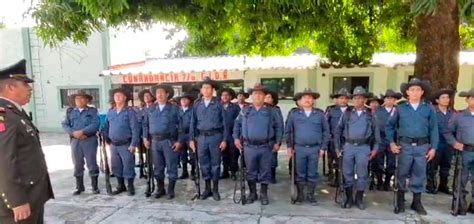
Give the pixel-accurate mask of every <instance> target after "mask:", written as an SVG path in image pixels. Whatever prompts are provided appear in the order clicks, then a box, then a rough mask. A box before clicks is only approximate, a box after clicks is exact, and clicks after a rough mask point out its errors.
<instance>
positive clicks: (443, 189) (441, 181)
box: [438, 177, 453, 195]
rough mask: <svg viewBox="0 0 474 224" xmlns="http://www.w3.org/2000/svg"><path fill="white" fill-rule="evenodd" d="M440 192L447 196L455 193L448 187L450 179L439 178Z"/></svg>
mask: <svg viewBox="0 0 474 224" xmlns="http://www.w3.org/2000/svg"><path fill="white" fill-rule="evenodd" d="M438 192H443V193H445V194H449V195H452V194H453V191H452V190H451V189H449V187H448V177H440V178H439V185H438Z"/></svg>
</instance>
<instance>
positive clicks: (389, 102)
mask: <svg viewBox="0 0 474 224" xmlns="http://www.w3.org/2000/svg"><path fill="white" fill-rule="evenodd" d="M380 98H381V99H382V100H383V105H382V106H380V107H378V108H377V109H376V110H375V112H374V116H375V120H376V123H377V126H378V131H379V132H380V138H381V139H380V144H379V146H378V152H377V156H376V158H375V161H374V162H373V163H374V164H375V166H376V167H377V168H376V171H377V172H380V174H377V179H378V180H377V182H378V183H377V185H378V186H377V187H378V190H380V185H379V183H381V182H382V181H381V179H382V178H381V177H380V176H378V175H382V174H385V178H384V180H383V185H382V190H384V191H388V190H390V180H391V179H392V176H393V175H394V174H395V155H394V154H393V152H392V151H391V150H390V142H388V141H387V139H386V136H387V135H386V133H385V129H386V125H387V120H388V119H389V118H390V115H391V114H392V113H393V112H395V106H396V102H397V101H398V100H400V99H401V98H402V94H401V93H398V92H395V91H394V90H392V89H388V90H387V91H386V92H385V94H383V95H381V97H380ZM379 181H380V182H379Z"/></svg>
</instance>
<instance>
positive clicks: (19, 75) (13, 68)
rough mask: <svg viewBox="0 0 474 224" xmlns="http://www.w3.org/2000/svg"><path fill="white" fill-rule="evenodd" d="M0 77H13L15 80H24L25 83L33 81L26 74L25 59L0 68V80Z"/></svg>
mask: <svg viewBox="0 0 474 224" xmlns="http://www.w3.org/2000/svg"><path fill="white" fill-rule="evenodd" d="M1 79H15V80H18V81H24V82H27V83H32V82H34V80H33V79H31V78H29V77H28V76H27V75H26V60H25V59H22V60H21V61H19V62H17V63H15V64H13V65H10V66H8V67H6V68H4V69H2V70H0V80H1Z"/></svg>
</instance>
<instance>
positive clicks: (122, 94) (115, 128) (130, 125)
mask: <svg viewBox="0 0 474 224" xmlns="http://www.w3.org/2000/svg"><path fill="white" fill-rule="evenodd" d="M111 98H112V100H113V101H112V100H111V102H113V103H112V105H113V107H112V108H111V109H110V110H109V111H108V112H107V120H106V123H105V126H104V129H103V135H104V137H105V139H106V141H107V143H108V144H109V145H110V151H111V160H112V173H113V174H114V175H115V177H117V182H118V186H117V189H116V190H115V191H113V192H112V194H114V195H117V194H120V193H122V192H125V191H127V189H128V195H129V196H133V195H135V187H134V179H135V156H134V155H135V150H136V148H137V147H138V146H139V143H140V126H139V123H138V116H137V114H136V112H135V110H134V109H133V108H132V107H130V106H128V101H130V100H131V94H130V93H129V92H128V91H127V90H125V89H122V88H117V89H113V90H112V91H111ZM125 179H126V180H127V186H125Z"/></svg>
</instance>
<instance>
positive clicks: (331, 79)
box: [327, 72, 374, 98]
mask: <svg viewBox="0 0 474 224" xmlns="http://www.w3.org/2000/svg"><path fill="white" fill-rule="evenodd" d="M344 77H347V78H352V77H367V78H369V83H368V89H367V91H369V92H370V91H372V88H373V82H374V73H373V72H356V73H352V72H351V73H349V72H344V73H330V74H329V89H330V94H328V96H327V97H328V98H330V95H331V94H333V93H335V91H337V90H334V78H344ZM349 91H352V90H349Z"/></svg>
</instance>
